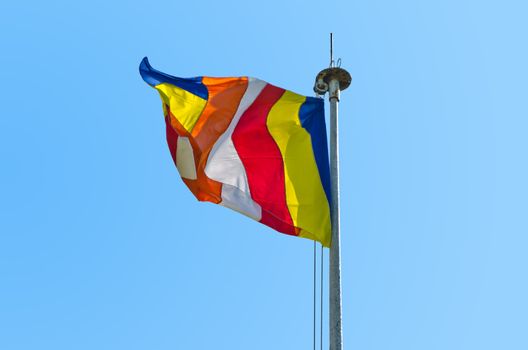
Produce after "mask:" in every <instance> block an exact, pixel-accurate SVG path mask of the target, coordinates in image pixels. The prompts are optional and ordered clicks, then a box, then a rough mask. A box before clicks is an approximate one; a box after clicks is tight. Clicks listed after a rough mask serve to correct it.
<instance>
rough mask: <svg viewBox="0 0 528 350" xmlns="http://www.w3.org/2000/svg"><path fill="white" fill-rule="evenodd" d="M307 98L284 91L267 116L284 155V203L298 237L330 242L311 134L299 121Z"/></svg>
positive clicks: (326, 207)
mask: <svg viewBox="0 0 528 350" xmlns="http://www.w3.org/2000/svg"><path fill="white" fill-rule="evenodd" d="M305 100H306V97H304V96H301V95H297V94H296V93H293V92H291V91H286V92H285V93H284V95H283V96H282V97H281V98H280V99H279V100H278V101H277V103H275V105H274V106H273V107H272V109H271V111H270V112H269V115H268V119H267V126H268V130H269V132H270V134H271V136H272V137H273V139H274V140H275V142H276V143H277V145H278V147H279V149H280V152H281V153H282V156H283V162H284V173H285V174H284V175H285V182H286V204H287V205H288V209H289V211H290V214H291V217H292V220H293V224H294V225H295V226H296V227H298V228H300V229H301V233H300V236H302V237H306V238H310V239H314V240H317V241H319V242H321V243H322V244H323V245H324V246H329V245H330V235H331V233H330V207H329V203H328V200H327V198H326V194H325V192H324V189H323V185H322V183H321V178H320V176H319V170H318V168H317V163H316V162H315V157H314V154H313V149H312V141H311V137H310V134H309V133H308V132H307V131H306V129H304V128H303V127H302V125H301V121H300V120H299V109H300V108H301V105H302V104H303V103H304V101H305Z"/></svg>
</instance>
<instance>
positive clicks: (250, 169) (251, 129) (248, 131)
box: [232, 84, 298, 235]
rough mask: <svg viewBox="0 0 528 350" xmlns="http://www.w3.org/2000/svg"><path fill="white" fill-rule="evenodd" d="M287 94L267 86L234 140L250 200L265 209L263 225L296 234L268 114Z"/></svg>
mask: <svg viewBox="0 0 528 350" xmlns="http://www.w3.org/2000/svg"><path fill="white" fill-rule="evenodd" d="M284 91H285V90H284V89H281V88H278V87H276V86H273V85H269V84H268V85H266V87H264V89H263V90H262V92H261V93H260V95H259V96H258V97H257V98H256V100H255V102H253V104H252V105H251V106H249V108H248V109H247V110H246V112H245V113H244V114H243V115H242V117H241V118H240V120H239V122H238V124H237V126H236V128H235V130H234V132H233V135H232V140H233V144H234V146H235V149H236V151H237V153H238V155H239V157H240V159H241V161H242V164H243V165H244V168H245V169H246V174H247V178H248V183H249V189H250V191H251V197H252V198H253V200H254V201H255V202H257V203H258V204H259V205H260V206H261V207H262V219H261V220H260V222H262V223H263V224H265V225H267V226H270V227H272V228H273V229H275V230H277V231H280V232H283V233H287V234H290V235H297V234H298V232H296V229H295V227H294V226H293V221H292V218H291V215H290V212H289V210H288V206H287V205H286V190H285V181H284V163H283V159H282V154H281V152H280V149H279V147H278V146H277V144H276V143H275V141H274V140H273V137H272V136H271V134H270V133H269V131H268V128H267V125H266V120H267V118H268V113H269V111H270V110H271V108H272V107H273V105H274V104H275V103H276V102H277V101H278V100H279V99H280V98H281V96H282V95H283V93H284Z"/></svg>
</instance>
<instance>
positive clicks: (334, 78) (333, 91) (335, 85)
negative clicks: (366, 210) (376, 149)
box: [314, 33, 352, 350]
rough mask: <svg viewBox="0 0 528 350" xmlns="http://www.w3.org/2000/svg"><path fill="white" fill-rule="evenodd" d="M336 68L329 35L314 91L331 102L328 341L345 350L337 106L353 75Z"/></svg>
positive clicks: (334, 347)
mask: <svg viewBox="0 0 528 350" xmlns="http://www.w3.org/2000/svg"><path fill="white" fill-rule="evenodd" d="M339 65H340V60H338V67H336V66H335V63H334V60H333V35H332V33H330V67H329V68H327V69H323V70H322V71H321V72H319V74H317V77H316V79H315V86H314V91H315V92H316V93H317V94H319V95H324V94H325V93H326V92H328V93H329V94H328V95H329V96H328V98H329V100H330V181H331V190H330V193H331V197H332V200H331V203H330V205H331V206H330V210H331V219H332V243H331V245H330V266H329V269H330V276H329V278H330V282H329V288H330V291H329V297H330V300H329V309H330V316H329V321H330V325H329V333H330V334H329V338H330V339H329V340H330V350H342V349H343V334H342V326H341V248H340V235H339V133H338V130H339V128H338V104H339V92H340V91H341V90H345V89H346V88H347V87H349V86H350V83H351V82H352V77H351V75H350V73H348V72H347V71H346V70H344V69H342V68H341V67H339Z"/></svg>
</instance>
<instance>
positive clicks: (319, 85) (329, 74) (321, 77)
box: [314, 67, 352, 95]
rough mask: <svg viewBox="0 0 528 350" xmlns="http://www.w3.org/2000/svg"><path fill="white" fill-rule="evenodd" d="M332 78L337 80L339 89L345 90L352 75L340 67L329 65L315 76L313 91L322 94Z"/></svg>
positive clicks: (350, 81) (326, 89)
mask: <svg viewBox="0 0 528 350" xmlns="http://www.w3.org/2000/svg"><path fill="white" fill-rule="evenodd" d="M332 80H337V82H339V90H341V91H342V90H345V89H346V88H347V87H349V86H350V84H351V83H352V76H351V75H350V73H348V72H347V71H346V70H344V69H343V68H340V67H330V68H326V69H323V70H322V71H320V72H319V74H317V77H316V78H315V85H314V91H315V93H316V94H319V95H324V94H325V93H326V92H327V91H328V86H329V84H330V82H331V81H332Z"/></svg>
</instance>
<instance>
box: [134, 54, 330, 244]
mask: <svg viewBox="0 0 528 350" xmlns="http://www.w3.org/2000/svg"><path fill="white" fill-rule="evenodd" d="M139 70H140V73H141V76H142V78H143V80H144V81H145V82H147V83H148V84H149V85H150V86H152V87H154V88H155V89H156V90H158V92H159V94H160V96H161V100H162V103H163V112H164V115H165V123H166V132H167V142H168V145H169V149H170V152H171V155H172V158H173V160H174V163H175V164H176V167H177V169H178V171H179V173H180V176H181V177H182V179H183V182H185V184H186V185H187V187H188V188H189V189H190V190H191V192H192V193H193V194H194V195H195V196H196V198H197V199H198V200H200V201H208V202H213V203H216V204H220V205H222V206H225V207H228V208H231V209H233V210H236V211H238V212H240V213H242V214H244V215H247V216H249V217H250V218H253V219H255V220H257V221H259V222H261V223H263V224H265V225H267V226H269V227H271V228H273V229H275V230H277V231H279V232H282V233H286V234H289V235H294V236H300V237H305V238H309V239H313V240H316V241H319V242H321V243H322V244H323V245H324V246H326V247H329V246H330V237H331V235H330V204H329V203H330V175H329V165H328V148H327V142H326V126H325V119H324V102H323V99H320V98H315V97H305V96H301V95H298V94H296V93H294V92H291V91H288V90H284V89H281V88H279V87H276V86H273V85H271V84H268V83H266V82H264V81H262V80H259V79H255V78H249V77H239V78H211V77H196V78H187V79H184V78H177V77H173V76H170V75H168V74H165V73H162V72H160V71H157V70H155V69H153V68H152V67H151V66H150V64H149V62H148V60H147V58H146V57H145V58H144V59H143V61H142V62H141V65H140V67H139Z"/></svg>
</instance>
